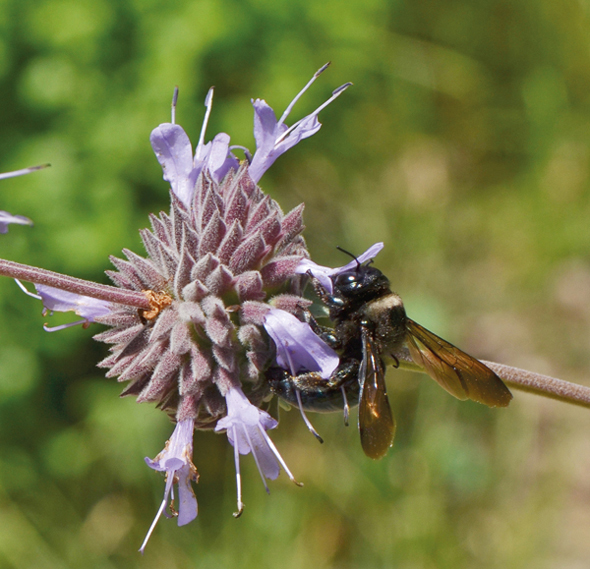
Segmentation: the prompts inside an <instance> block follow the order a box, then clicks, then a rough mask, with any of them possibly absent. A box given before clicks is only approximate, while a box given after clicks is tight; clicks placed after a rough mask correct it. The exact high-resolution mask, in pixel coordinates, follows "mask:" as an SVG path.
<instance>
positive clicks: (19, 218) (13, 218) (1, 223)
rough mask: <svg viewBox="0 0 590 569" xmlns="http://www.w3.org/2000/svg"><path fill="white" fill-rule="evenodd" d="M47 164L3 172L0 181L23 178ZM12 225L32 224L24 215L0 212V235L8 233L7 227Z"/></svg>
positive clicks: (45, 166)
mask: <svg viewBox="0 0 590 569" xmlns="http://www.w3.org/2000/svg"><path fill="white" fill-rule="evenodd" d="M48 166H49V164H42V165H41V166H32V167H31V168H23V169H22V170H14V171H12V172H4V173H2V174H0V180H6V179H7V178H16V177H17V176H24V175H25V174H30V173H31V172H36V171H37V170H41V169H43V168H47V167H48ZM11 223H14V224H17V225H33V222H32V221H31V220H30V219H29V218H28V217H25V216H24V215H12V214H11V213H8V212H7V211H0V233H2V234H4V233H8V225H9V224H11Z"/></svg>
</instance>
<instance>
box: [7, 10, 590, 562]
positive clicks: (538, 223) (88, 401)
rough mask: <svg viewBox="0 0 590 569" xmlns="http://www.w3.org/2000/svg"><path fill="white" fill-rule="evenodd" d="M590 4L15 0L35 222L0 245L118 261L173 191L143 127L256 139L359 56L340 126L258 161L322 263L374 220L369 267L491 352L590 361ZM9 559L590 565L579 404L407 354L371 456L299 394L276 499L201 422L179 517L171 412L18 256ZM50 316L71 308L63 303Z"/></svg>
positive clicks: (285, 432)
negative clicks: (296, 213) (409, 359)
mask: <svg viewBox="0 0 590 569" xmlns="http://www.w3.org/2000/svg"><path fill="white" fill-rule="evenodd" d="M589 10H590V3H589V2H588V1H587V0H578V1H575V0H479V1H477V2H476V1H473V0H472V1H469V0H446V1H445V2H442V1H440V0H438V1H436V0H413V1H411V2H409V1H407V2H404V1H402V0H392V1H390V2H387V1H384V0H349V1H348V2H337V1H335V0H325V1H323V2H313V1H311V0H289V1H288V2H287V1H283V0H239V1H238V0H203V1H176V2H164V1H162V0H135V1H134V0H120V1H116V0H3V1H1V2H0V101H1V104H0V125H1V130H0V171H7V170H11V169H16V168H22V167H25V166H30V165H34V164H39V163H44V162H51V164H52V167H51V168H50V169H49V170H45V171H42V172H38V173H35V174H32V175H30V176H26V177H24V178H18V179H13V180H7V181H3V182H1V184H0V207H1V208H2V209H6V210H8V211H10V212H12V213H19V214H23V215H27V216H29V217H31V218H32V219H33V220H34V221H35V227H34V228H27V227H16V226H13V227H12V228H11V229H10V233H9V235H8V236H4V237H2V238H1V240H0V255H1V256H3V257H5V258H8V259H12V260H17V261H20V262H24V263H30V264H38V265H41V266H43V267H46V268H49V269H53V270H57V271H62V272H66V273H69V274H72V275H75V276H79V277H83V278H91V279H101V280H102V281H103V282H107V281H106V278H105V277H104V275H103V271H104V270H105V269H107V268H110V264H109V261H108V255H110V254H114V255H118V254H120V251H121V249H122V248H123V247H129V248H131V249H134V250H136V251H137V252H140V253H141V252H142V246H141V243H140V240H139V237H138V233H137V230H138V229H140V228H142V227H145V226H146V225H147V217H146V216H147V214H148V213H149V212H152V211H160V210H162V209H164V210H167V208H168V200H169V198H168V192H167V185H166V184H165V182H164V181H163V180H162V173H161V169H160V166H159V165H158V163H157V161H156V159H155V157H154V156H153V153H152V151H151V148H150V145H149V140H148V136H149V133H150V131H151V129H152V128H153V127H155V126H156V125H157V124H159V123H161V122H165V121H168V120H169V116H170V98H171V95H172V90H173V88H174V86H175V85H178V86H179V87H180V100H179V105H178V112H177V122H178V123H179V124H181V125H183V126H184V128H185V129H186V130H187V132H188V133H189V134H190V135H191V136H192V137H193V140H196V139H197V137H198V132H199V128H200V124H201V120H202V116H203V111H204V108H203V106H202V103H203V100H204V96H205V94H206V92H207V89H208V88H209V86H211V85H215V86H216V92H215V103H214V109H213V114H212V117H211V123H210V129H209V135H210V137H212V136H213V135H214V134H215V133H217V132H219V131H225V132H228V133H229V134H230V135H231V137H232V142H233V143H234V144H243V145H245V146H248V147H249V148H251V149H253V148H254V143H253V138H252V109H251V105H250V98H251V97H261V98H265V99H266V100H267V102H268V103H269V104H270V105H271V106H272V107H273V108H274V109H275V111H277V112H278V113H280V112H282V110H283V109H284V108H285V106H286V105H287V104H288V102H289V101H290V100H291V98H292V97H293V96H294V95H295V94H296V93H297V91H298V90H299V89H300V88H301V86H303V85H304V84H305V82H306V81H307V80H308V79H309V77H310V76H311V75H312V74H313V72H314V71H315V70H316V69H317V68H319V67H320V66H321V65H322V64H323V63H325V62H326V61H328V60H331V61H332V62H333V65H332V67H331V68H330V69H329V70H328V71H327V72H326V73H325V74H324V75H323V76H322V77H321V79H320V80H319V81H318V82H317V83H316V84H315V85H314V87H313V89H312V90H311V91H310V92H309V93H308V94H307V95H306V96H305V97H304V99H303V100H301V102H300V103H299V104H298V106H297V107H296V109H295V112H294V114H293V116H292V119H293V120H295V119H298V118H300V117H302V116H303V115H304V114H306V113H308V112H310V111H311V110H313V109H314V108H315V107H316V106H317V105H318V104H320V103H321V102H322V101H323V100H325V99H326V98H327V97H328V96H329V94H330V92H331V90H332V89H333V88H335V87H336V86H338V85H340V84H342V83H344V82H345V81H352V82H354V87H352V88H351V89H349V90H348V91H347V92H346V93H345V94H344V95H343V96H342V97H341V98H340V99H339V100H338V101H337V102H335V103H334V104H332V105H331V106H330V107H329V108H327V109H326V110H325V111H324V112H323V113H322V115H321V117H320V118H321V122H322V123H323V124H324V127H323V128H322V130H321V131H320V132H319V133H318V134H317V135H316V136H314V137H313V138H311V139H309V140H306V141H304V142H302V143H301V144H300V145H299V146H297V147H296V148H294V149H293V150H291V151H290V152H289V153H288V154H286V155H285V156H283V157H281V158H280V159H279V160H278V161H277V163H276V164H275V165H274V166H273V168H272V169H271V170H270V171H269V172H268V174H267V175H265V177H264V178H263V180H262V184H261V185H262V186H263V188H264V189H265V190H266V191H267V192H268V193H270V194H271V195H272V196H273V197H274V198H275V199H277V200H278V201H279V202H280V203H281V204H282V206H283V207H284V209H285V210H287V209H290V208H291V207H293V206H295V205H297V204H298V203H299V202H301V201H304V202H305V203H306V211H305V217H306V223H307V230H306V238H307V241H308V244H309V247H310V251H311V253H312V255H313V257H314V259H315V260H316V261H318V262H321V263H325V264H332V265H341V264H343V263H344V262H345V261H346V259H345V258H343V256H342V255H341V254H339V253H338V252H337V251H336V250H335V246H336V245H340V246H342V247H345V248H347V249H349V250H351V251H354V252H362V251H363V250H364V249H365V248H366V247H368V246H369V245H370V244H372V243H373V242H375V241H384V242H385V243H386V248H385V250H384V251H383V252H382V253H380V254H379V257H378V259H377V261H378V263H377V265H378V266H379V267H380V268H381V269H382V270H383V271H384V272H386V274H388V275H389V276H390V278H391V280H392V284H393V287H394V289H395V290H396V291H397V292H399V293H400V294H401V295H402V297H403V298H404V300H405V302H406V308H407V310H408V313H409V314H410V316H411V317H413V318H414V319H415V320H417V321H419V322H420V323H422V324H423V325H425V326H427V327H428V328H430V329H432V330H433V331H435V332H437V333H438V334H440V335H441V336H443V337H445V338H447V339H448V340H450V341H452V342H454V343H456V344H458V345H460V346H461V347H463V348H464V349H465V350H467V351H468V352H470V353H473V354H474V355H476V356H479V357H482V358H486V359H490V360H495V361H499V362H502V363H506V364H509V365H515V366H520V367H524V368H528V369H531V370H534V371H538V372H541V373H547V374H551V375H555V376H557V377H561V378H563V379H569V380H572V381H578V382H580V383H587V384H590V377H589V372H590V336H589V333H588V332H589V330H590V222H589V220H590V184H589V173H590V170H589V169H590V162H589V160H590V152H589V141H590V20H589V16H590V14H589ZM0 293H1V294H0V302H1V312H0V567H1V568H2V569H3V568H4V567H6V568H22V567H26V568H51V569H53V568H58V567H64V568H87V567H92V568H95V567H96V568H101V569H102V568H104V569H110V568H123V567H124V568H131V567H142V568H152V567H154V568H155V567H162V566H165V567H167V568H169V569H172V568H176V567H178V568H183V567H199V568H203V569H204V568H219V567H238V566H239V567H240V568H244V569H247V568H249V567H256V568H257V569H262V568H266V567H268V568H270V567H273V568H274V567H277V566H280V567H282V568H284V569H290V568H300V567H314V568H324V567H326V568H327V567H337V568H381V567H396V568H400V569H422V568H424V569H426V568H483V569H487V568H521V567H522V568H528V567H531V568H541V569H542V568H553V567H560V568H572V569H577V568H582V567H587V566H588V559H589V558H590V540H589V539H588V535H589V532H590V475H589V473H590V440H589V438H588V430H589V427H590V413H589V412H588V411H587V410H584V409H579V408H573V407H568V406H566V405H563V404H560V403H556V402H553V401H546V400H541V399H539V398H535V397H533V396H530V395H523V394H520V393H516V397H515V400H514V402H513V404H512V405H511V406H510V408H508V409H507V410H490V409H487V408H484V407H483V406H481V405H477V404H475V403H469V402H467V403H461V402H458V401H455V400H454V399H453V398H452V397H450V396H449V395H448V394H446V393H445V392H444V391H443V390H441V389H440V388H439V387H438V386H436V385H435V384H434V382H432V381H430V380H429V379H428V378H425V377H424V376H420V375H416V374H404V373H402V372H395V371H394V370H392V371H391V372H390V373H389V376H388V389H389V393H390V400H391V401H392V405H393V407H394V410H395V413H396V416H397V419H398V433H397V437H396V443H395V446H394V448H393V449H392V451H391V452H390V453H389V454H388V456H387V457H386V458H385V459H384V460H382V461H380V462H372V461H370V460H369V459H366V458H365V457H364V456H363V454H362V451H361V449H360V445H359V443H358V433H357V432H356V428H355V427H354V426H351V427H349V428H345V427H344V426H343V424H342V418H341V416H336V415H327V416H312V417H311V418H312V419H313V421H314V424H315V426H316V428H317V429H318V430H319V431H320V433H321V434H322V435H323V437H324V438H325V440H326V443H325V444H324V445H319V444H317V442H316V441H315V440H314V439H313V437H312V436H311V435H310V434H309V433H308V432H307V430H306V428H305V426H304V425H303V423H302V422H301V420H300V418H299V416H298V413H296V412H293V411H291V412H290V413H285V414H284V415H283V417H282V422H281V425H280V427H279V429H278V430H277V431H275V432H274V433H273V438H274V440H275V441H276V443H277V446H278V447H279V449H280V450H281V452H282V454H283V456H284V458H285V460H286V461H287V463H288V464H289V465H290V467H291V469H292V470H293V472H294V473H295V476H296V477H297V478H298V479H299V480H301V481H303V482H304V483H305V486H304V487H303V488H297V487H295V486H293V485H292V484H291V483H289V482H288V480H287V478H286V477H285V476H284V475H281V476H280V477H279V479H278V480H277V481H275V482H272V483H271V495H270V496H266V495H265V493H264V490H263V487H262V485H261V483H260V480H259V478H258V474H257V472H256V470H255V466H254V463H253V460H252V458H251V457H247V458H246V459H244V460H243V461H242V466H243V478H244V501H245V503H246V510H245V512H244V515H243V516H242V518H240V519H239V520H234V519H233V517H232V515H231V514H232V512H233V511H234V509H235V479H234V468H233V453H232V450H231V448H230V446H229V445H228V444H227V441H226V438H225V436H216V435H214V434H212V433H200V434H197V435H196V437H195V463H196V465H197V467H198V469H199V471H200V474H201V481H200V483H199V485H198V487H197V495H198V500H199V505H200V514H199V517H198V519H197V521H196V522H194V523H192V524H190V525H188V526H186V527H184V528H180V529H179V528H177V527H176V524H175V522H174V521H168V520H163V521H161V522H160V525H159V526H158V528H157V529H156V531H155V534H154V536H153V537H152V540H151V542H150V544H149V546H148V548H147V552H146V555H145V556H144V557H143V558H142V557H141V556H140V555H139V554H138V553H137V552H136V551H137V548H138V547H139V545H140V543H141V541H142V539H143V536H144V535H145V532H146V530H147V528H148V527H149V525H150V523H151V521H152V518H153V516H154V514H155V512H156V509H157V507H158V505H159V502H160V500H161V497H162V491H163V478H162V477H161V476H160V475H158V474H157V473H155V472H153V471H151V470H150V469H148V468H147V467H146V466H145V464H144V462H143V457H144V456H151V457H153V456H155V455H156V454H157V453H158V452H159V451H160V450H161V448H162V446H163V443H164V441H165V440H166V439H167V438H168V437H169V435H170V433H171V431H172V426H171V425H170V423H169V422H168V419H167V418H166V416H165V415H164V414H163V413H161V412H158V411H157V410H155V409H154V408H153V407H151V406H149V405H143V406H140V405H136V404H135V403H134V401H133V400H132V399H123V400H120V399H118V393H119V391H120V388H121V386H119V385H117V383H116V382H115V381H114V380H106V379H104V377H103V374H102V372H101V371H100V370H98V369H96V368H95V367H94V366H95V363H96V362H97V361H99V360H100V359H101V358H102V357H104V355H105V354H106V348H105V346H104V345H102V344H100V345H99V344H95V343H93V342H92V341H91V339H90V338H91V336H92V334H94V333H96V332H98V331H99V329H100V328H99V327H98V326H96V325H95V326H92V327H91V329H89V330H81V329H79V328H75V329H68V330H66V331H63V332H60V333H54V334H47V333H45V332H44V331H43V330H42V324H43V322H44V321H46V319H45V318H43V317H42V316H41V315H40V311H41V308H40V306H39V303H36V302H35V301H33V300H31V299H28V298H26V297H25V296H24V295H23V294H22V293H21V292H20V291H19V290H18V289H17V288H16V286H15V285H14V283H12V282H11V281H9V280H8V279H3V280H0ZM60 321H61V320H60V319H59V318H57V317H56V318H54V319H53V320H52V324H53V323H58V322H60Z"/></svg>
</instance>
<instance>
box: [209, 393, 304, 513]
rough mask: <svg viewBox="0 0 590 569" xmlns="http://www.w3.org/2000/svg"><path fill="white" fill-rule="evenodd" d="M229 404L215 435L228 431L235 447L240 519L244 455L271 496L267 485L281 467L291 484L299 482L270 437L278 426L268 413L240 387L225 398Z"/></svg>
mask: <svg viewBox="0 0 590 569" xmlns="http://www.w3.org/2000/svg"><path fill="white" fill-rule="evenodd" d="M225 401H226V404H227V415H226V416H225V417H223V418H222V419H220V420H219V421H218V422H217V426H216V427H215V432H216V433H219V432H221V431H226V432H227V438H228V440H229V442H230V444H231V445H232V446H233V447H234V458H235V464H236V481H237V490H238V511H237V512H236V513H235V514H234V515H235V516H236V517H237V516H239V515H240V514H241V513H242V510H243V509H244V504H243V502H242V484H241V477H240V456H239V455H240V454H249V453H250V452H251V453H252V456H253V457H254V461H255V462H256V466H257V467H258V472H260V477H261V478H262V483H263V484H264V487H265V489H266V491H267V492H270V490H269V488H268V485H267V484H266V478H268V479H270V480H274V479H275V478H277V477H278V475H279V472H280V467H281V466H282V467H283V469H284V470H285V472H286V473H287V475H288V476H289V478H290V479H291V481H293V482H295V483H296V484H297V482H296V481H295V478H294V477H293V474H291V471H290V470H289V468H288V467H287V465H286V464H285V461H284V460H283V458H282V457H281V455H280V454H279V452H278V450H277V448H276V447H275V445H274V443H273V442H272V440H271V439H270V437H269V436H268V434H267V433H266V431H267V430H269V429H274V428H275V427H276V426H277V425H278V422H277V421H276V420H275V419H273V418H272V417H271V416H270V415H269V414H268V413H267V412H266V411H263V410H262V409H258V407H256V406H254V405H252V403H250V401H249V400H248V398H247V397H246V396H245V395H244V392H243V391H242V389H241V388H240V387H238V386H233V387H230V388H229V390H228V391H227V393H226V394H225Z"/></svg>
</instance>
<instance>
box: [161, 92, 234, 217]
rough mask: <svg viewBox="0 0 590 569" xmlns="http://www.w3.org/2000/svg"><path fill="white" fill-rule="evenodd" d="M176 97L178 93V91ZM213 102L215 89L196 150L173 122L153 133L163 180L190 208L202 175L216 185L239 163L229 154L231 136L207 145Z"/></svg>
mask: <svg viewBox="0 0 590 569" xmlns="http://www.w3.org/2000/svg"><path fill="white" fill-rule="evenodd" d="M175 98H176V92H175ZM212 103H213V89H212V88H211V89H209V92H208V93H207V97H206V99H205V107H206V108H207V111H206V113H205V118H204V120H203V126H202V128H201V136H200V138H199V142H198V144H197V148H196V149H195V155H194V157H193V149H192V145H191V141H190V139H189V137H188V135H187V134H186V132H185V131H184V129H183V128H182V127H180V126H178V125H176V124H174V105H175V101H174V103H173V113H172V114H173V122H172V123H163V124H161V125H159V126H157V127H156V128H155V129H154V130H153V131H152V133H151V134H150V142H151V144H152V148H153V150H154V152H155V154H156V157H157V159H158V162H160V165H161V166H162V169H163V170H164V180H166V181H167V182H169V183H170V186H171V188H172V191H173V192H174V193H175V194H176V197H177V198H178V199H179V200H180V201H181V202H182V203H183V204H184V205H185V206H187V207H190V205H191V202H192V198H193V195H194V191H195V184H196V182H197V178H198V177H199V174H200V173H201V172H202V171H203V170H207V171H208V172H209V174H210V175H211V177H212V179H213V180H214V181H215V182H220V181H221V180H222V179H223V178H224V177H225V175H226V174H227V173H228V172H229V170H230V169H231V168H233V169H235V170H237V169H238V166H239V162H238V160H237V159H236V158H235V156H233V155H232V154H230V151H229V141H230V137H229V135H228V134H225V133H224V132H222V133H219V134H218V135H217V136H215V138H214V139H213V140H212V141H211V142H208V143H207V144H204V142H203V141H204V137H205V130H206V128H207V122H208V120H209V115H210V113H211V105H212Z"/></svg>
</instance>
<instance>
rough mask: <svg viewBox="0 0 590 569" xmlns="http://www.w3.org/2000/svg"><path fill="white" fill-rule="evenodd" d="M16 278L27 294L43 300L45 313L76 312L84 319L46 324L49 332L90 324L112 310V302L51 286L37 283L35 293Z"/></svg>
mask: <svg viewBox="0 0 590 569" xmlns="http://www.w3.org/2000/svg"><path fill="white" fill-rule="evenodd" d="M15 280H16V283H17V284H18V286H19V287H20V288H21V290H22V291H23V292H24V293H25V294H27V295H29V296H31V297H33V298H36V299H37V300H40V301H42V302H43V314H44V315H45V314H47V313H48V312H74V313H76V314H77V315H78V316H81V317H82V318H83V319H82V320H77V321H76V322H70V323H68V324H62V325H61V326H54V327H48V326H44V328H45V330H46V331H47V332H57V331H58V330H63V329H65V328H70V327H72V326H77V325H78V324H82V325H83V326H88V324H90V323H91V322H95V321H96V319H97V318H102V317H104V316H107V315H108V314H109V313H110V312H111V310H112V304H111V303H110V302H106V301H104V300H98V299H96V298H92V297H90V296H83V295H81V294H75V293H73V292H67V291H65V290H60V289H58V288H54V287H51V286H46V285H40V284H36V285H35V289H36V290H37V294H34V293H32V292H29V291H28V290H27V289H26V288H25V287H24V285H23V284H22V283H21V282H20V281H19V280H18V279H15Z"/></svg>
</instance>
